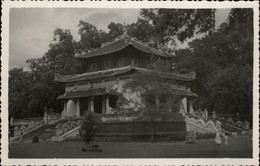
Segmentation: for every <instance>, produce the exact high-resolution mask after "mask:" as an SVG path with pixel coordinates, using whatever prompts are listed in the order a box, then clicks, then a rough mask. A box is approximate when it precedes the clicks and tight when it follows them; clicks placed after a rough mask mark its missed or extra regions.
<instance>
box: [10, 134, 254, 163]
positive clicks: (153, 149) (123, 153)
mask: <svg viewBox="0 0 260 166" xmlns="http://www.w3.org/2000/svg"><path fill="white" fill-rule="evenodd" d="M98 144H99V145H100V146H101V147H102V149H103V152H82V151H81V148H82V145H83V143H82V142H42V143H36V144H33V143H24V144H10V145H9V157H10V158H224V157H227V158H252V138H251V137H249V136H239V137H233V138H230V139H229V146H225V145H223V144H222V145H215V144H214V139H207V140H199V141H197V143H196V144H186V143H185V142H156V143H149V142H99V143H98Z"/></svg>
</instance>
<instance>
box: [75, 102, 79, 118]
mask: <svg viewBox="0 0 260 166" xmlns="http://www.w3.org/2000/svg"><path fill="white" fill-rule="evenodd" d="M76 116H77V118H79V117H80V102H79V99H77V114H76Z"/></svg>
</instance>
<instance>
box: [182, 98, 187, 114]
mask: <svg viewBox="0 0 260 166" xmlns="http://www.w3.org/2000/svg"><path fill="white" fill-rule="evenodd" d="M182 103H183V109H184V111H185V113H187V98H186V97H184V98H183V99H182Z"/></svg>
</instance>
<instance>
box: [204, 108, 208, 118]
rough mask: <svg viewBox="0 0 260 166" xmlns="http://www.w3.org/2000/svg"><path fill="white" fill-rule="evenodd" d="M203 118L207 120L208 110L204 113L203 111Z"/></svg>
mask: <svg viewBox="0 0 260 166" xmlns="http://www.w3.org/2000/svg"><path fill="white" fill-rule="evenodd" d="M204 116H205V118H206V119H208V110H207V109H205V111H204Z"/></svg>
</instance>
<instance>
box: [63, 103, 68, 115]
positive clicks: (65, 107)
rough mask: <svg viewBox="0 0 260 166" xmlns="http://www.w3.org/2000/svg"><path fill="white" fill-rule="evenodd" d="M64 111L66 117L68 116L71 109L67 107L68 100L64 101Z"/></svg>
mask: <svg viewBox="0 0 260 166" xmlns="http://www.w3.org/2000/svg"><path fill="white" fill-rule="evenodd" d="M63 104H64V106H63V107H64V113H65V117H68V115H69V110H68V109H67V101H64V103H63Z"/></svg>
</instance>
